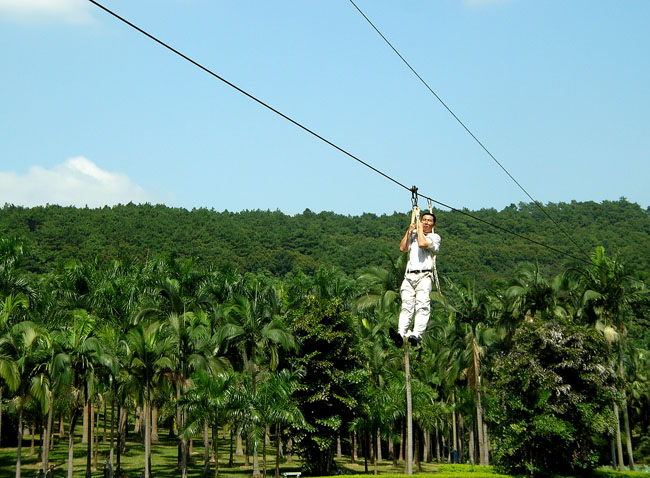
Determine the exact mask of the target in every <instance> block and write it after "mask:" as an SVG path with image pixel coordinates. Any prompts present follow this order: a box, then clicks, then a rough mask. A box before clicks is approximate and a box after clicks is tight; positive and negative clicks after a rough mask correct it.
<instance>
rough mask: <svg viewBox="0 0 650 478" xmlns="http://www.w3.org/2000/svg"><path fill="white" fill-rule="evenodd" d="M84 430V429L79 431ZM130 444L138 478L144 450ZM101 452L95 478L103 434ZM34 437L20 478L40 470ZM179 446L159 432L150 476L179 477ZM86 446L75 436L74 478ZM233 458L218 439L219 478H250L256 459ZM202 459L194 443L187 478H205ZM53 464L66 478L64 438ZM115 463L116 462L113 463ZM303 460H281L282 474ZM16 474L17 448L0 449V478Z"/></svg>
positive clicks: (271, 460)
mask: <svg viewBox="0 0 650 478" xmlns="http://www.w3.org/2000/svg"><path fill="white" fill-rule="evenodd" d="M79 429H81V427H79ZM129 438H130V439H129V440H127V452H126V455H124V454H123V455H122V457H121V465H122V469H123V470H124V471H126V476H127V478H139V477H140V475H141V473H142V472H143V470H144V446H143V444H142V443H141V442H139V441H137V435H134V434H132V433H131V434H130V435H129ZM99 440H100V443H99V449H98V454H97V470H93V472H92V477H93V478H95V477H102V478H103V476H104V472H103V462H104V457H105V456H106V455H107V454H108V453H109V451H110V450H109V439H108V437H107V439H106V443H103V440H102V434H101V433H100V436H99ZM30 443H31V437H27V436H26V437H25V438H24V439H23V449H22V459H21V465H22V466H21V478H33V477H35V476H36V472H37V471H38V469H39V468H40V462H39V461H38V457H37V455H38V445H39V442H38V437H37V442H36V453H35V454H34V455H33V456H30V455H29V452H30ZM177 445H178V441H177V440H176V439H175V438H168V437H167V433H166V431H163V430H160V441H158V442H157V443H153V444H152V449H151V473H152V477H153V478H172V477H174V478H175V477H177V476H180V472H179V471H178V470H177V467H176V462H177V459H176V457H177ZM86 447H87V445H86V444H82V443H81V434H80V433H79V434H76V437H75V447H74V460H73V466H74V468H73V477H75V478H77V477H83V476H85V472H86V450H87V448H86ZM267 449H268V451H269V452H273V451H274V450H273V449H272V447H267ZM229 454H230V445H229V442H228V441H227V440H224V439H223V436H220V437H219V476H220V478H247V477H250V476H252V473H253V458H252V456H251V457H250V465H249V466H245V464H244V457H243V456H234V457H233V458H234V463H233V466H232V467H228V466H227V465H228V458H229ZM203 459H204V448H203V441H202V439H201V440H200V441H197V440H194V442H193V448H192V455H191V456H190V464H189V466H188V477H189V478H199V477H202V476H203ZM259 462H260V471H261V470H262V466H263V465H262V455H261V453H260V456H259ZM50 463H51V464H54V465H55V470H56V472H55V475H54V476H55V477H57V478H59V477H60V478H64V477H66V476H67V470H68V439H67V437H64V438H63V439H59V438H58V437H56V435H55V439H54V450H52V451H50ZM114 463H116V458H115V459H114ZM211 470H212V473H214V463H212V469H211ZM299 470H300V459H299V458H298V457H296V456H295V455H294V456H293V460H292V462H291V463H286V460H284V459H283V460H282V461H281V463H280V473H282V472H283V471H299ZM15 472H16V448H13V447H12V448H0V477H2V478H9V477H12V476H15ZM267 473H268V475H269V476H274V474H275V456H274V455H271V454H270V453H268V454H267ZM211 476H214V475H213V474H212V475H211Z"/></svg>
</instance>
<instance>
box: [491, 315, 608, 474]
mask: <svg viewBox="0 0 650 478" xmlns="http://www.w3.org/2000/svg"><path fill="white" fill-rule="evenodd" d="M492 373H493V380H492V383H493V390H494V392H495V394H496V398H497V403H498V407H497V408H496V409H495V410H493V414H495V432H494V433H493V439H494V440H495V446H494V449H493V454H494V457H495V459H496V462H497V465H498V466H499V467H500V469H502V470H504V471H506V472H508V473H527V474H544V475H549V474H555V473H563V474H566V473H582V472H585V471H588V470H591V469H593V468H594V467H595V466H596V464H597V463H598V459H599V456H598V437H600V436H602V435H603V434H607V433H609V432H610V430H611V428H610V427H611V423H612V410H611V408H610V404H611V403H612V401H613V400H614V399H615V398H616V397H617V390H616V388H617V379H616V374H615V372H614V369H613V367H612V365H611V361H610V360H609V357H608V354H607V344H606V342H605V340H604V339H603V337H602V335H600V334H599V333H598V332H597V331H596V330H594V329H593V328H589V327H584V326H577V325H573V324H571V323H569V322H566V323H562V322H560V321H548V322H542V321H538V322H532V323H525V324H523V325H522V326H521V327H520V328H519V329H518V330H517V332H516V333H515V336H514V340H513V344H512V348H511V349H510V351H508V352H507V353H505V352H504V353H502V354H500V355H499V356H498V357H497V358H496V360H495V365H494V369H493V372H492Z"/></svg>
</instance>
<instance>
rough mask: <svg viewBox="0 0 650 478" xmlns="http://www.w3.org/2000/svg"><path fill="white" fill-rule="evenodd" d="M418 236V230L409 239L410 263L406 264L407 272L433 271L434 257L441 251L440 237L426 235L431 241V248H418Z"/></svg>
mask: <svg viewBox="0 0 650 478" xmlns="http://www.w3.org/2000/svg"><path fill="white" fill-rule="evenodd" d="M417 234H418V233H417V230H415V231H413V234H411V237H410V238H409V243H408V247H409V261H408V263H407V264H406V272H408V271H422V270H432V269H433V256H434V254H437V253H438V251H439V250H440V236H439V235H438V234H436V233H435V232H431V233H429V234H425V235H424V237H425V238H426V239H427V240H428V241H429V247H426V248H421V247H420V246H418V235H417Z"/></svg>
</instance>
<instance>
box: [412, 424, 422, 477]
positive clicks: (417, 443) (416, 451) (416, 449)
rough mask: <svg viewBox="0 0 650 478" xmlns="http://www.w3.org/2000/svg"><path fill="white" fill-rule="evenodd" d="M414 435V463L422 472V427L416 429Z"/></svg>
mask: <svg viewBox="0 0 650 478" xmlns="http://www.w3.org/2000/svg"><path fill="white" fill-rule="evenodd" d="M413 435H414V438H413V448H414V450H413V461H414V462H415V467H416V468H417V470H418V471H422V460H421V459H420V427H416V428H415V430H414V433H413Z"/></svg>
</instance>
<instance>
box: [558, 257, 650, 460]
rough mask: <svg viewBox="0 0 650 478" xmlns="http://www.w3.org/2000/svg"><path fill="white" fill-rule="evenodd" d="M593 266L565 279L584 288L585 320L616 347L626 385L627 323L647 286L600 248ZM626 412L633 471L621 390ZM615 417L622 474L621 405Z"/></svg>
mask: <svg viewBox="0 0 650 478" xmlns="http://www.w3.org/2000/svg"><path fill="white" fill-rule="evenodd" d="M590 260H591V264H590V265H588V266H587V267H584V266H582V265H575V266H573V267H571V268H569V269H568V271H567V273H566V275H567V276H568V277H569V278H575V279H577V280H579V281H580V283H581V284H582V286H583V294H582V305H583V307H582V309H581V310H580V313H581V315H582V316H583V318H584V320H586V321H587V322H589V323H592V324H594V325H595V326H596V327H597V328H599V329H600V330H602V331H603V333H604V334H605V337H606V338H608V340H609V341H610V343H611V342H612V341H615V342H616V343H617V355H618V375H619V378H620V379H621V382H622V383H623V384H625V371H624V368H623V349H624V340H625V337H626V335H627V328H626V325H625V324H626V320H627V318H628V316H629V314H630V313H631V310H632V306H633V305H634V304H635V303H636V302H638V301H639V300H641V299H642V298H643V297H644V296H646V295H647V294H648V289H647V288H646V287H645V284H644V283H643V282H642V281H640V280H638V279H636V278H635V277H634V276H633V275H632V274H631V273H630V272H628V270H627V269H626V267H625V265H624V264H623V263H622V262H621V261H619V260H618V259H616V258H610V257H608V256H607V255H606V253H605V249H604V248H603V247H602V246H601V247H597V248H596V249H595V251H594V252H593V253H592V254H591V255H590ZM622 394H623V400H622V403H621V408H622V409H623V417H624V426H625V435H626V444H627V455H628V463H629V465H630V468H632V469H634V454H633V450H632V435H631V433H630V423H629V417H628V410H627V400H626V395H625V388H623V390H622ZM614 414H615V415H616V418H617V430H616V437H617V450H618V461H619V469H620V470H621V471H623V452H622V443H621V440H620V425H619V424H618V416H619V415H618V404H617V403H614Z"/></svg>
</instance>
